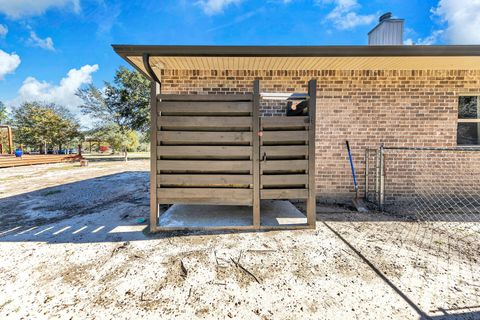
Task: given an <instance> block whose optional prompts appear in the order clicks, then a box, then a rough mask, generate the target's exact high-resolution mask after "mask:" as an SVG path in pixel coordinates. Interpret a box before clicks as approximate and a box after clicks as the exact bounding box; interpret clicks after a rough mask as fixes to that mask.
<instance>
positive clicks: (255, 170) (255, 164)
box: [252, 79, 260, 227]
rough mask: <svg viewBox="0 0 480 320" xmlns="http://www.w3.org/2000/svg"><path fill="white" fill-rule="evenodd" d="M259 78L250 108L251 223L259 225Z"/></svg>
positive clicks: (254, 85)
mask: <svg viewBox="0 0 480 320" xmlns="http://www.w3.org/2000/svg"><path fill="white" fill-rule="evenodd" d="M259 113H260V80H258V79H256V80H255V81H254V82H253V110H252V146H253V151H252V156H253V159H252V160H253V161H252V174H253V225H254V226H255V227H260V137H259V135H258V133H259V129H260V117H259V116H260V114H259Z"/></svg>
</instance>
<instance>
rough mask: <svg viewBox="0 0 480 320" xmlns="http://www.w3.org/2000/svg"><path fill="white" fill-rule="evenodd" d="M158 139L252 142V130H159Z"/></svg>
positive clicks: (191, 142) (208, 143)
mask: <svg viewBox="0 0 480 320" xmlns="http://www.w3.org/2000/svg"><path fill="white" fill-rule="evenodd" d="M157 140H158V142H160V143H161V144H185V145H188V144H190V145H195V144H203V145H215V144H217V145H219V144H250V143H251V141H252V133H251V132H220V131H219V132H198V131H197V132H195V131H193V132H192V131H158V133H157Z"/></svg>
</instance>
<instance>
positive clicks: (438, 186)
mask: <svg viewBox="0 0 480 320" xmlns="http://www.w3.org/2000/svg"><path fill="white" fill-rule="evenodd" d="M365 164H366V165H365V167H366V168H365V169H366V170H365V198H366V200H367V201H369V202H371V203H373V204H375V205H376V206H377V207H378V208H379V209H380V210H381V211H384V212H386V213H391V214H395V215H397V216H399V217H402V218H404V219H405V220H408V221H419V222H425V223H426V224H428V223H430V226H431V227H432V228H435V230H436V231H438V232H443V233H445V235H447V236H449V235H451V234H453V233H454V234H455V236H456V238H457V239H461V240H462V241H466V242H467V244H468V245H473V246H474V247H475V248H477V249H478V248H479V246H480V148H407V147H405V148H400V147H386V146H380V148H378V149H375V150H374V149H369V150H367V151H366V155H365Z"/></svg>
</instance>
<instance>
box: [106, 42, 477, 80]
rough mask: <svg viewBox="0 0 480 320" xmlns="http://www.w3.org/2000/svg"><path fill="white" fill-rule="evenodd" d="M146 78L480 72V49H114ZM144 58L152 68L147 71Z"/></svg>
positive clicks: (383, 47) (216, 47)
mask: <svg viewBox="0 0 480 320" xmlns="http://www.w3.org/2000/svg"><path fill="white" fill-rule="evenodd" d="M113 49H114V50H115V52H117V53H118V54H119V55H120V56H121V57H122V58H124V59H125V60H126V61H127V62H128V63H130V64H131V65H132V66H133V67H135V68H136V69H137V70H139V71H141V72H142V73H144V74H145V75H147V76H148V75H149V74H151V73H150V72H149V71H153V72H154V73H155V75H157V76H158V77H159V71H160V70H161V69H166V70H480V45H462V46H149V45H113ZM145 57H147V58H148V59H147V61H148V62H149V64H150V66H151V68H152V70H147V69H148V67H147V68H146V67H145V63H144V60H145Z"/></svg>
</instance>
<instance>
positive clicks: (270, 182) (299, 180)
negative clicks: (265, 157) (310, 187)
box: [261, 174, 308, 186]
mask: <svg viewBox="0 0 480 320" xmlns="http://www.w3.org/2000/svg"><path fill="white" fill-rule="evenodd" d="M261 182H262V185H264V186H282V185H287V186H290V185H299V184H304V185H307V184H308V175H306V174H275V175H262V178H261Z"/></svg>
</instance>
